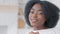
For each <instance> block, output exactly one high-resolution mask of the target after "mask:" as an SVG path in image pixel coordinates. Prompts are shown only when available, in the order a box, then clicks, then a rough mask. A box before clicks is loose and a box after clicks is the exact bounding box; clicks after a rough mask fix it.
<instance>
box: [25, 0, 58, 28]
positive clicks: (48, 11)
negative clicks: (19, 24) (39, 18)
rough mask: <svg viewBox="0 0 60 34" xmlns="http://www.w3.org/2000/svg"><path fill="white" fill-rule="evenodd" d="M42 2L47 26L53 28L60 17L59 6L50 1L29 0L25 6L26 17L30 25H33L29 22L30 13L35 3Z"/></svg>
mask: <svg viewBox="0 0 60 34" xmlns="http://www.w3.org/2000/svg"><path fill="white" fill-rule="evenodd" d="M37 3H39V4H42V5H43V7H42V8H43V10H44V14H45V16H46V19H47V21H46V22H45V26H46V27H48V28H53V27H55V26H56V24H57V21H58V19H59V8H58V7H57V6H55V5H54V4H52V3H50V2H48V1H29V2H28V3H27V4H26V6H25V19H26V22H27V24H28V25H29V26H31V24H30V22H29V17H28V16H29V13H30V10H31V8H32V6H33V5H34V4H37Z"/></svg>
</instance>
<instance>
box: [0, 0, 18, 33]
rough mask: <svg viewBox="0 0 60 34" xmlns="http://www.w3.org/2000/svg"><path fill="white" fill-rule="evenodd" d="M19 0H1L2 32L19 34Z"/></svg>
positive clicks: (0, 29) (0, 18)
mask: <svg viewBox="0 0 60 34" xmlns="http://www.w3.org/2000/svg"><path fill="white" fill-rule="evenodd" d="M17 14H18V0H0V34H17V22H18V15H17Z"/></svg>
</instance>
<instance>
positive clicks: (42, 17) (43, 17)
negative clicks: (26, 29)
mask: <svg viewBox="0 0 60 34" xmlns="http://www.w3.org/2000/svg"><path fill="white" fill-rule="evenodd" d="M38 19H39V21H40V22H43V23H44V22H45V21H46V18H45V16H43V15H42V16H39V17H38Z"/></svg>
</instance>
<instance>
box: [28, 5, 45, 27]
mask: <svg viewBox="0 0 60 34" xmlns="http://www.w3.org/2000/svg"><path fill="white" fill-rule="evenodd" d="M29 21H30V24H31V26H33V27H36V26H44V23H45V21H46V18H45V15H44V13H43V9H42V5H41V4H35V5H33V7H32V8H31V10H30V13H29Z"/></svg>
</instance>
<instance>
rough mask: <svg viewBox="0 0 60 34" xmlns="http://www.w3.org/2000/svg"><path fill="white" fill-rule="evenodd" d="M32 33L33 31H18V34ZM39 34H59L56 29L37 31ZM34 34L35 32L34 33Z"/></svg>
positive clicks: (59, 31)
mask: <svg viewBox="0 0 60 34" xmlns="http://www.w3.org/2000/svg"><path fill="white" fill-rule="evenodd" d="M31 31H34V30H33V29H19V31H18V34H29V32H31ZM37 31H38V32H39V33H40V34H60V30H59V29H58V28H51V29H44V30H37ZM34 32H35V31H34Z"/></svg>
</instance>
